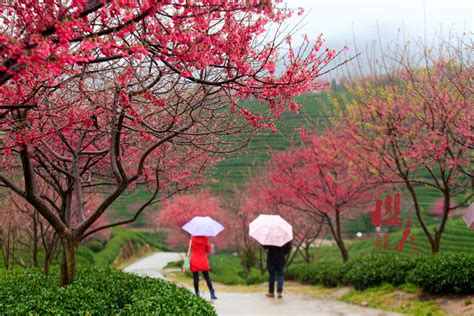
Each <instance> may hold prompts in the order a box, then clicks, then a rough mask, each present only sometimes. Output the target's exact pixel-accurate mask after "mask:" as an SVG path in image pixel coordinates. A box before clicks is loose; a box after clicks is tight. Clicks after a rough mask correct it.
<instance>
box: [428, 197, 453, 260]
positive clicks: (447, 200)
mask: <svg viewBox="0 0 474 316" xmlns="http://www.w3.org/2000/svg"><path fill="white" fill-rule="evenodd" d="M450 205H451V195H450V192H449V189H448V190H446V191H445V192H444V203H443V215H442V216H441V219H440V222H439V225H438V228H437V229H436V232H435V235H434V240H433V243H432V244H431V253H433V254H435V253H438V252H439V247H440V245H441V236H442V235H443V233H444V228H445V227H446V222H447V221H448V216H449V211H450V210H449V207H450Z"/></svg>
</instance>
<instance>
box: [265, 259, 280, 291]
mask: <svg viewBox="0 0 474 316" xmlns="http://www.w3.org/2000/svg"><path fill="white" fill-rule="evenodd" d="M283 270H284V265H277V266H274V265H268V274H269V275H270V277H269V278H268V292H269V293H274V292H275V275H276V276H277V292H278V293H282V292H283Z"/></svg>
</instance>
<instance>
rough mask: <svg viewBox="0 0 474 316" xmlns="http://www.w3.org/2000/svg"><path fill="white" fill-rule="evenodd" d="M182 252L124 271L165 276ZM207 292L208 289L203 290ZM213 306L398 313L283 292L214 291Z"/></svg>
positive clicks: (338, 314) (232, 311)
mask: <svg viewBox="0 0 474 316" xmlns="http://www.w3.org/2000/svg"><path fill="white" fill-rule="evenodd" d="M181 258H182V254H180V253H174V252H157V253H155V254H153V255H151V256H149V257H146V258H143V259H140V260H139V261H137V262H135V263H133V264H131V265H129V266H127V267H126V268H125V269H124V271H125V272H130V273H135V274H138V275H147V276H151V277H155V278H165V277H164V276H163V273H162V270H163V268H164V267H165V266H166V264H167V263H168V262H171V261H177V260H180V259H181ZM205 294H209V293H205ZM217 296H218V297H219V299H218V300H216V301H214V302H213V303H214V307H215V309H216V311H217V314H218V315H220V316H226V315H241V316H247V315H248V316H253V315H289V316H300V315H301V316H304V315H321V316H323V315H324V316H326V315H327V316H344V315H351V316H352V315H353V316H359V315H360V316H375V315H378V316H382V315H385V316H396V315H402V314H398V313H392V312H385V311H381V310H377V309H373V308H366V307H361V306H358V305H351V304H347V303H343V302H338V301H335V300H330V299H317V298H313V297H311V296H309V295H305V294H298V293H285V294H284V297H283V299H277V298H275V299H271V298H267V297H265V296H264V294H262V293H238V292H235V293H233V292H220V293H217Z"/></svg>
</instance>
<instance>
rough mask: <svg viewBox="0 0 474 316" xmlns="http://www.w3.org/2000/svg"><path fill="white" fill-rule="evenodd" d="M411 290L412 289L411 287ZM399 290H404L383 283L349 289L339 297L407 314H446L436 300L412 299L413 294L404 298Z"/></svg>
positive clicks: (434, 315) (354, 302) (435, 315)
mask: <svg viewBox="0 0 474 316" xmlns="http://www.w3.org/2000/svg"><path fill="white" fill-rule="evenodd" d="M411 290H412V291H413V288H412V289H411ZM400 291H403V292H405V291H404V290H403V288H397V287H394V286H392V285H390V284H383V285H380V286H378V287H373V288H368V289H366V290H363V291H356V290H351V291H349V292H348V293H347V294H345V295H343V296H342V297H340V298H339V299H340V300H342V301H344V302H347V303H351V304H361V303H363V302H366V303H368V306H369V307H373V308H381V309H384V310H389V311H394V312H400V313H406V314H409V315H431V316H443V315H448V314H447V313H446V312H444V311H443V310H442V309H441V308H440V307H439V305H438V303H437V302H436V300H434V299H428V300H420V299H414V296H415V295H413V296H408V297H405V298H404V296H405V295H404V294H403V293H400Z"/></svg>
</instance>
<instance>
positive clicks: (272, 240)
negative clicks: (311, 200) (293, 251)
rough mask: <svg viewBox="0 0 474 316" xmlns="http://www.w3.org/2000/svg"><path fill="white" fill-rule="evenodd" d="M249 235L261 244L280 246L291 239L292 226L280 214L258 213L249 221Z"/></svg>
mask: <svg viewBox="0 0 474 316" xmlns="http://www.w3.org/2000/svg"><path fill="white" fill-rule="evenodd" d="M249 235H250V237H252V238H254V239H255V240H257V241H258V242H259V243H260V244H262V245H266V246H278V247H281V246H283V245H284V244H286V243H287V242H289V241H291V240H292V239H293V227H291V225H290V224H289V223H288V222H287V221H285V220H284V219H283V218H281V217H280V215H259V216H258V217H257V218H256V219H254V220H253V221H252V222H251V223H250V227H249Z"/></svg>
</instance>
